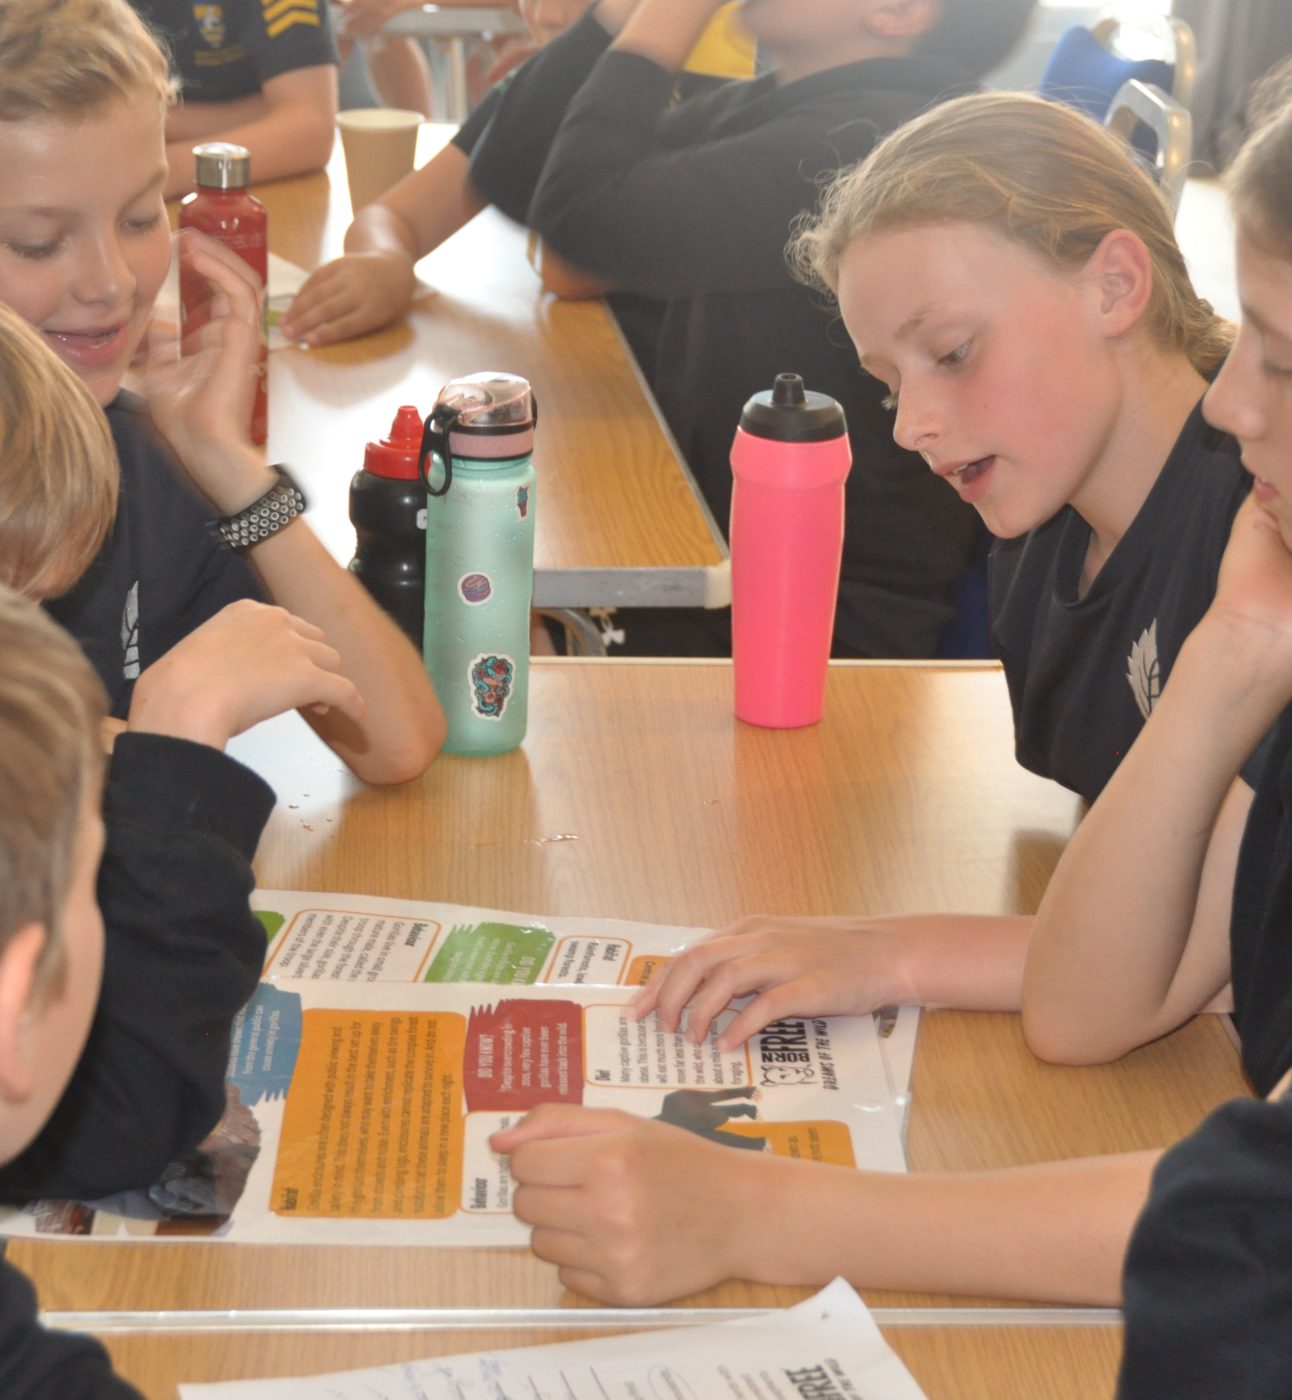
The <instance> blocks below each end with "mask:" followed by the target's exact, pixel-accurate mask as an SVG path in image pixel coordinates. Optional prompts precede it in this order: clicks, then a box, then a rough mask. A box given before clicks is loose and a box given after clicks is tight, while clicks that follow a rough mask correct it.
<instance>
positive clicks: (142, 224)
mask: <svg viewBox="0 0 1292 1400" xmlns="http://www.w3.org/2000/svg"><path fill="white" fill-rule="evenodd" d="M160 221H161V214H160V213H157V214H149V215H147V216H146V217H145V218H142V219H127V220H126V228H127V229H128V230H129V231H130V232H131V233H148V232H149V231H150V230H151V229H155V228H156V227H157V225H158V223H159V222H160Z"/></svg>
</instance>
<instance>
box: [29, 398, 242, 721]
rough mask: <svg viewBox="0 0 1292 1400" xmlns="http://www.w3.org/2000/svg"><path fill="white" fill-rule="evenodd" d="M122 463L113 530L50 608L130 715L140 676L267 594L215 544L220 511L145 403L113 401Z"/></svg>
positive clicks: (111, 416) (118, 707) (117, 707)
mask: <svg viewBox="0 0 1292 1400" xmlns="http://www.w3.org/2000/svg"><path fill="white" fill-rule="evenodd" d="M107 412H108V423H109V425H110V426H111V428H112V440H113V442H114V443H115V444H116V448H117V456H118V458H119V459H120V461H121V497H120V501H119V504H118V506H117V518H116V521H115V522H114V524H113V527H112V533H111V535H110V536H109V538H108V540H107V542H106V543H105V544H104V546H103V548H102V549H101V550H100V551H99V554H98V557H97V558H96V559H95V560H94V562H93V563H92V564H91V565H90V567H89V569H87V570H86V572H85V574H84V575H83V576H82V577H81V579H80V580H79V581H78V582H77V584H76V586H75V587H74V588H73V589H72V590H71V591H70V592H69V593H66V594H64V595H63V597H61V598H55V599H52V600H51V601H50V602H48V603H47V604H46V607H47V608H48V609H49V612H50V613H51V614H52V616H53V617H54V618H55V619H56V620H57V621H58V622H60V623H61V624H62V625H63V627H65V628H66V629H67V631H69V632H70V633H71V634H72V636H74V637H75V638H76V640H77V641H78V642H79V643H80V644H81V646H82V647H83V648H84V650H85V653H86V655H87V656H88V657H89V658H90V660H91V662H92V663H93V664H94V669H95V670H96V671H98V673H99V675H100V676H101V677H102V679H103V684H104V685H105V686H106V687H107V690H108V696H109V698H110V700H111V707H112V713H113V714H114V715H117V716H119V717H123V716H124V715H125V714H126V713H127V711H128V710H129V708H130V696H131V693H132V692H133V690H134V683H135V680H136V679H137V678H138V675H139V672H140V671H141V670H144V669H146V668H147V667H149V666H151V665H152V663H153V662H154V661H156V660H157V659H158V658H159V657H160V656H163V655H164V654H165V653H166V652H168V651H169V650H170V649H171V647H173V646H174V645H175V643H176V642H178V641H180V640H181V639H182V638H184V637H186V636H187V635H188V634H189V633H190V632H192V631H193V630H194V629H195V628H196V627H198V626H200V625H201V624H202V623H203V622H205V621H206V620H207V619H208V618H211V617H214V615H215V614H216V613H217V612H219V611H220V609H221V608H223V607H224V606H225V605H226V604H228V603H233V602H237V601H238V599H240V598H261V597H262V596H263V591H262V589H261V588H260V585H259V582H258V581H257V579H256V576H255V574H254V573H253V572H252V569H251V566H250V565H249V564H248V563H247V562H246V560H245V559H243V558H241V557H240V556H239V555H237V554H234V553H232V552H231V551H230V550H228V549H225V548H224V547H223V546H221V545H219V544H217V543H216V541H215V540H214V538H213V537H212V535H211V533H210V531H209V529H208V528H207V522H208V521H210V520H211V519H212V518H213V516H214V512H213V511H212V509H211V508H210V506H209V505H208V504H207V503H206V502H205V501H203V500H202V499H201V497H199V496H198V495H197V493H196V492H195V491H194V490H193V489H192V487H190V486H189V485H188V484H187V482H185V481H183V480H181V478H180V471H181V469H180V467H179V466H178V465H177V464H176V463H175V461H174V459H173V458H172V457H171V455H170V453H169V451H168V450H167V448H166V446H165V444H164V443H163V442H162V441H161V440H160V439H159V438H158V437H157V435H156V433H155V432H154V431H153V428H152V425H151V424H150V423H149V421H148V412H147V409H146V407H145V406H144V404H143V402H142V401H141V400H140V399H138V398H136V397H135V396H134V395H132V394H126V393H121V394H118V395H117V397H116V398H115V399H114V400H113V401H112V403H111V404H110V405H109V406H108V410H107Z"/></svg>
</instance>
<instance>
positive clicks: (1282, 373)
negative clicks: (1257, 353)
mask: <svg viewBox="0 0 1292 1400" xmlns="http://www.w3.org/2000/svg"><path fill="white" fill-rule="evenodd" d="M1261 368H1262V369H1264V371H1265V373H1266V374H1268V375H1272V376H1273V377H1274V378H1275V379H1292V365H1275V364H1271V363H1270V361H1269V360H1266V361H1265V362H1264V363H1263V364H1262V366H1261Z"/></svg>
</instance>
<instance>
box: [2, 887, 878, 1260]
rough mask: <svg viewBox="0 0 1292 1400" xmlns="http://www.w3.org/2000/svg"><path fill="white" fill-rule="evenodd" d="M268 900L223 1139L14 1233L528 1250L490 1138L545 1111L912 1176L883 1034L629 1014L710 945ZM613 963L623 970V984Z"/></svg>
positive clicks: (444, 912) (511, 919) (20, 1222)
mask: <svg viewBox="0 0 1292 1400" xmlns="http://www.w3.org/2000/svg"><path fill="white" fill-rule="evenodd" d="M256 904H257V906H258V909H259V912H260V916H261V918H262V920H263V922H264V923H265V927H266V931H267V933H268V935H269V943H268V956H267V959H266V967H265V979H264V981H262V983H261V985H260V987H259V988H258V990H257V992H256V994H255V995H254V996H253V998H252V1000H251V1001H250V1002H249V1003H248V1005H247V1007H246V1008H244V1010H243V1011H242V1012H241V1013H240V1015H239V1017H238V1019H237V1021H236V1022H235V1024H234V1028H233V1037H232V1047H231V1052H230V1059H229V1072H228V1079H227V1100H228V1102H227V1108H226V1112H225V1115H224V1118H223V1119H222V1120H221V1122H220V1124H219V1125H217V1127H216V1129H215V1130H214V1131H213V1133H212V1134H211V1135H210V1137H209V1138H208V1139H207V1140H206V1141H205V1142H204V1143H203V1144H202V1145H201V1147H200V1148H199V1149H198V1150H197V1152H196V1153H194V1154H193V1156H192V1157H190V1158H189V1159H186V1160H185V1161H183V1162H177V1163H174V1164H173V1165H172V1167H171V1168H170V1169H169V1170H168V1171H167V1172H166V1173H165V1175H164V1178H163V1180H162V1181H160V1182H157V1183H154V1185H153V1186H152V1187H150V1188H149V1189H148V1190H146V1191H136V1192H130V1193H128V1194H126V1195H122V1196H117V1197H113V1198H112V1199H111V1200H108V1201H102V1202H93V1203H89V1204H86V1203H77V1204H74V1205H69V1204H68V1203H66V1202H48V1203H39V1204H37V1205H36V1206H34V1207H29V1208H28V1209H27V1210H25V1211H22V1212H18V1211H11V1212H7V1213H6V1215H5V1216H4V1218H3V1219H0V1229H2V1230H3V1231H4V1232H6V1233H10V1234H30V1233H37V1232H39V1233H68V1234H80V1235H87V1234H93V1235H97V1236H100V1237H102V1236H105V1235H107V1236H111V1235H124V1234H128V1235H130V1236H131V1237H132V1238H138V1239H143V1238H149V1237H155V1238H167V1239H185V1238H216V1239H223V1240H237V1239H242V1240H256V1241H273V1242H281V1243H309V1242H319V1243H346V1242H352V1243H362V1244H378V1243H392V1244H401V1245H407V1244H435V1243H441V1244H481V1245H488V1244H523V1243H524V1242H525V1241H526V1239H527V1237H528V1232H527V1230H526V1228H525V1227H524V1226H522V1225H521V1224H520V1223H519V1222H517V1221H516V1220H515V1218H514V1217H513V1216H512V1214H511V1196H510V1192H511V1182H510V1178H509V1175H508V1171H507V1161H506V1159H505V1158H501V1157H499V1156H497V1155H496V1154H495V1153H493V1152H492V1151H491V1150H490V1148H489V1146H488V1139H489V1137H490V1135H491V1134H492V1133H494V1132H496V1131H497V1130H498V1129H499V1128H502V1127H505V1126H507V1125H508V1124H510V1123H513V1122H515V1121H517V1120H518V1119H519V1118H520V1117H521V1116H523V1115H524V1114H525V1113H526V1112H527V1111H528V1110H529V1109H531V1108H533V1107H534V1106H536V1105H537V1104H540V1103H549V1102H559V1103H569V1104H584V1105H588V1106H594V1107H614V1108H620V1109H623V1110H626V1111H628V1112H631V1113H636V1114H640V1115H641V1116H643V1117H647V1118H658V1119H660V1120H661V1121H663V1122H667V1123H671V1124H674V1125H676V1126H678V1127H681V1128H684V1129H686V1130H687V1131H689V1132H692V1133H696V1134H698V1135H700V1136H702V1137H704V1138H706V1139H707V1140H709V1141H711V1142H713V1143H715V1144H719V1145H721V1146H723V1147H724V1149H727V1150H731V1151H755V1152H768V1153H774V1154H778V1155H781V1156H787V1157H797V1158H800V1159H803V1160H805V1161H820V1162H828V1163H836V1164H840V1165H849V1166H857V1167H863V1168H870V1169H876V1170H884V1171H901V1170H904V1167H905V1159H904V1154H903V1150H902V1138H901V1126H902V1105H901V1103H900V1102H899V1101H898V1100H897V1099H896V1098H895V1097H894V1095H893V1092H892V1089H891V1083H890V1070H889V1068H888V1067H887V1066H886V1065H885V1063H884V1059H883V1054H882V1050H881V1045H882V1040H881V1036H880V1033H879V1029H878V1025H877V1022H876V1020H875V1019H874V1018H872V1017H840V1018H833V1019H828V1018H824V1017H790V1018H785V1019H782V1020H780V1021H777V1022H774V1023H773V1024H771V1025H769V1026H767V1027H765V1028H764V1029H763V1030H762V1031H760V1032H758V1033H757V1034H755V1035H753V1036H751V1037H750V1038H749V1040H748V1041H747V1042H746V1043H745V1044H743V1045H741V1046H738V1047H736V1048H735V1049H733V1050H728V1051H725V1052H724V1051H720V1050H719V1049H718V1047H717V1043H716V1042H717V1038H718V1036H719V1035H720V1034H721V1032H722V1030H723V1028H724V1027H725V1026H726V1025H727V1024H729V1023H730V1020H731V1019H732V1017H733V1016H734V1015H735V1012H734V1011H732V1010H727V1011H725V1012H723V1013H722V1015H721V1016H720V1017H718V1018H717V1019H716V1020H715V1022H714V1024H713V1026H712V1027H711V1028H710V1030H709V1032H708V1034H707V1035H706V1036H705V1037H704V1039H702V1040H701V1041H700V1043H699V1044H692V1043H691V1042H690V1041H689V1040H688V1039H687V1038H686V1035H685V1034H684V1033H681V1032H679V1033H672V1032H667V1031H664V1030H663V1029H662V1028H661V1027H660V1025H659V1023H658V1020H657V1019H656V1018H655V1017H654V1016H650V1017H647V1018H645V1019H643V1020H638V1019H636V1018H635V1017H634V1016H633V1015H632V1013H631V1011H630V1010H629V1007H628V1003H629V1002H630V1001H631V999H632V996H633V986H634V984H636V983H638V982H640V981H642V980H645V973H644V968H645V966H646V964H647V963H649V962H650V961H651V960H656V961H657V960H658V959H659V958H660V957H663V956H667V955H668V952H669V946H668V943H667V938H668V937H669V936H673V937H675V938H676V936H677V935H678V934H679V933H681V934H682V935H683V940H685V936H686V935H687V934H691V933H692V931H689V930H687V931H679V930H661V929H659V928H652V927H651V926H644V925H630V924H618V925H612V924H606V923H604V922H598V921H592V920H562V921H560V927H559V928H557V927H552V928H548V927H546V926H545V925H544V924H542V923H539V922H535V921H525V920H523V919H519V918H517V917H516V916H509V915H497V916H495V914H494V913H493V912H491V911H467V910H464V909H461V908H457V907H453V906H432V905H405V904H399V905H396V904H394V903H393V902H388V901H377V900H366V901H356V900H338V899H336V898H335V897H332V896H320V895H312V896H311V895H299V894H293V895H288V894H284V893H282V892H275V891H262V892H260V894H258V895H257V897H256ZM673 950H674V951H676V947H674V949H673ZM598 965H603V966H606V967H618V968H627V969H628V972H627V974H626V975H625V977H624V984H622V985H621V984H620V983H618V982H614V981H611V980H610V976H609V974H604V975H603V974H595V975H594V969H596V968H597V966H598ZM598 977H600V978H601V980H597V978H598ZM544 978H550V979H551V980H543V979H544ZM491 983H492V984H493V985H490V984H491ZM499 983H502V984H503V986H499V985H497V984H499Z"/></svg>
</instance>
